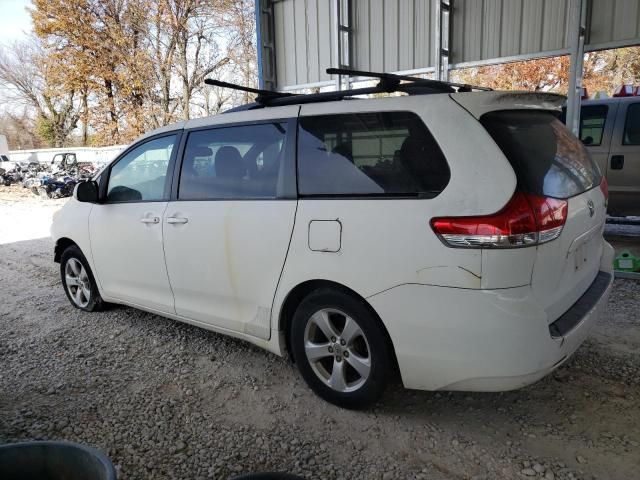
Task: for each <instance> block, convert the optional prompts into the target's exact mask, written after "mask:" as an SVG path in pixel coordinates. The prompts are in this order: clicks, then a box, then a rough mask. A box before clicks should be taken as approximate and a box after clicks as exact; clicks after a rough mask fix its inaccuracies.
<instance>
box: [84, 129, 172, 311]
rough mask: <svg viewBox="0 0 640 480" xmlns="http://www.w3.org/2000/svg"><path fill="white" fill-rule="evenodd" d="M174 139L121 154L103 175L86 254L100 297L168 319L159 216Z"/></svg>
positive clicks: (150, 142)
mask: <svg viewBox="0 0 640 480" xmlns="http://www.w3.org/2000/svg"><path fill="white" fill-rule="evenodd" d="M178 137H179V134H175V133H174V134H170V135H166V136H163V137H156V138H153V139H151V140H148V141H145V142H144V143H142V144H140V145H138V146H136V147H133V148H132V149H129V150H128V151H127V152H125V154H124V155H123V156H122V157H121V158H119V159H118V160H117V161H116V162H115V163H114V164H113V166H111V168H110V170H109V171H107V172H105V173H106V174H107V175H108V178H106V179H105V180H103V181H106V182H107V185H106V189H105V195H106V198H105V201H104V202H103V203H101V204H98V205H95V206H94V207H93V209H92V210H91V214H90V216H89V234H90V236H91V254H92V255H93V261H94V264H95V268H96V274H97V278H98V281H99V282H100V285H101V287H102V289H103V292H104V294H105V295H106V296H107V297H109V298H112V299H115V300H121V301H124V302H128V303H131V304H134V305H138V306H142V307H146V308H150V309H153V310H157V311H159V312H166V313H174V308H173V295H172V293H171V287H170V286H169V278H168V276H167V269H166V266H165V261H164V251H163V247H162V228H163V224H162V215H163V214H164V211H165V209H166V207H167V203H168V199H169V192H170V188H171V174H168V172H172V171H173V170H172V163H173V159H174V157H175V149H174V146H175V145H176V142H177V139H178Z"/></svg>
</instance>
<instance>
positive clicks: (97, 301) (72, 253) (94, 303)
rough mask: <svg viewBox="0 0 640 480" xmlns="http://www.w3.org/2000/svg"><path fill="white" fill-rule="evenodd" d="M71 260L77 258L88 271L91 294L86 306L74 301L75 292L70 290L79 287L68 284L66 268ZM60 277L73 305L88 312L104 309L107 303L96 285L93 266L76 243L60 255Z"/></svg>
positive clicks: (88, 284)
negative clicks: (90, 265) (91, 266)
mask: <svg viewBox="0 0 640 480" xmlns="http://www.w3.org/2000/svg"><path fill="white" fill-rule="evenodd" d="M70 260H76V261H78V262H80V263H81V264H82V267H83V268H84V271H85V272H86V276H87V279H86V281H87V286H88V290H89V292H90V294H89V299H88V302H87V304H86V305H84V306H83V305H79V304H78V303H77V302H76V301H74V299H73V297H72V295H73V292H72V291H71V290H70V288H73V289H74V290H75V289H76V288H79V287H75V286H71V287H70V286H69V285H67V280H66V275H65V269H66V267H67V263H69V261H70ZM60 278H61V280H62V286H63V288H64V293H66V295H67V298H68V299H69V301H70V302H71V305H73V306H74V307H76V308H79V309H80V310H84V311H86V312H95V311H98V310H102V309H103V308H104V306H105V303H104V301H103V300H102V297H101V296H100V292H99V291H98V286H97V285H96V280H95V278H94V276H93V272H92V271H91V268H90V267H89V263H88V262H87V259H86V258H85V256H84V255H83V253H82V251H81V250H80V249H79V248H78V247H77V246H75V245H71V246H69V247H67V249H66V250H65V251H64V252H62V256H61V257H60ZM85 299H86V298H85Z"/></svg>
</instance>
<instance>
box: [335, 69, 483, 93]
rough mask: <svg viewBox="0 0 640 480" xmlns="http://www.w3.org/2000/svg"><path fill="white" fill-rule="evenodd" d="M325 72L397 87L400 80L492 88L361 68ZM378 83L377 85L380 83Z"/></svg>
mask: <svg viewBox="0 0 640 480" xmlns="http://www.w3.org/2000/svg"><path fill="white" fill-rule="evenodd" d="M327 73H328V74H329V75H349V76H352V77H370V78H379V79H380V80H381V82H380V83H382V82H387V84H389V85H391V86H394V87H397V86H398V85H400V82H401V81H406V82H414V83H418V84H420V85H425V86H426V85H429V86H431V87H432V88H434V89H439V88H441V89H443V90H446V89H447V87H449V88H451V89H453V88H456V89H457V90H451V91H457V92H471V91H473V90H482V91H491V90H493V89H492V88H489V87H479V86H477V85H469V84H467V83H455V82H445V81H442V80H431V79H428V78H420V77H413V76H410V75H398V74H396V73H377V72H367V71H363V70H350V69H348V68H327ZM380 83H379V84H378V85H380Z"/></svg>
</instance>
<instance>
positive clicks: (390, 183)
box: [298, 112, 450, 197]
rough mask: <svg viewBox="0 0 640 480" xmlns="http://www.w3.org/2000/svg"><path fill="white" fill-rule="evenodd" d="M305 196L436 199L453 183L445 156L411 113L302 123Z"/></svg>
mask: <svg viewBox="0 0 640 480" xmlns="http://www.w3.org/2000/svg"><path fill="white" fill-rule="evenodd" d="M299 125H300V127H299V128H300V129H299V135H298V189H299V192H300V194H301V195H355V196H357V195H374V196H375V195H381V196H385V195H391V196H394V195H396V196H425V197H434V196H435V195H437V194H438V193H440V192H441V191H442V190H443V189H444V187H445V186H446V185H447V183H448V182H449V178H450V173H449V167H448V165H447V162H446V160H445V158H444V155H443V154H442V151H441V150H440V148H439V147H438V144H437V143H436V142H435V140H434V138H433V136H432V135H431V134H430V133H429V131H428V130H427V128H426V127H425V125H424V123H422V120H420V118H419V117H418V116H417V115H415V114H414V113H410V112H377V113H353V114H341V115H323V116H314V117H302V118H301V119H300V123H299Z"/></svg>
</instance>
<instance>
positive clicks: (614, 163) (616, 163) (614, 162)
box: [611, 155, 624, 170]
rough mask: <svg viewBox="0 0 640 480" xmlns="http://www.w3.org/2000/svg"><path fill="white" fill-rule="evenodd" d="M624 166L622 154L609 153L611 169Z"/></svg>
mask: <svg viewBox="0 0 640 480" xmlns="http://www.w3.org/2000/svg"><path fill="white" fill-rule="evenodd" d="M623 168H624V155H611V170H622V169H623Z"/></svg>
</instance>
